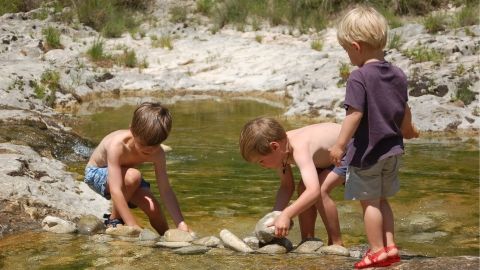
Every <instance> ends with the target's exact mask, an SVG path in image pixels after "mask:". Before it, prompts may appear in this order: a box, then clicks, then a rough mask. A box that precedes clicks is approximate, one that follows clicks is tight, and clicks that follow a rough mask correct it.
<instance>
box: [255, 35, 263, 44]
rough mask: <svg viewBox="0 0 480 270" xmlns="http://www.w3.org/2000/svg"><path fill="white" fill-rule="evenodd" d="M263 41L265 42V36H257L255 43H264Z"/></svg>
mask: <svg viewBox="0 0 480 270" xmlns="http://www.w3.org/2000/svg"><path fill="white" fill-rule="evenodd" d="M262 40H263V36H261V35H256V36H255V41H256V42H258V43H262Z"/></svg>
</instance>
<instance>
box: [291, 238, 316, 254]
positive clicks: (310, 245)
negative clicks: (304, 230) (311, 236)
mask: <svg viewBox="0 0 480 270" xmlns="http://www.w3.org/2000/svg"><path fill="white" fill-rule="evenodd" d="M322 246H323V242H322V241H320V240H307V241H305V242H303V243H301V244H300V245H299V246H298V247H297V248H296V249H295V250H293V252H295V253H315V251H317V250H318V249H319V248H321V247H322Z"/></svg>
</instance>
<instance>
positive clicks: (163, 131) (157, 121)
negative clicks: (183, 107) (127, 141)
mask: <svg viewBox="0 0 480 270" xmlns="http://www.w3.org/2000/svg"><path fill="white" fill-rule="evenodd" d="M171 128H172V116H171V115H170V112H169V111H168V109H167V108H165V107H163V106H162V105H160V103H157V102H144V103H142V104H140V106H138V108H137V109H136V110H135V112H134V113H133V118H132V123H131V124H130V131H131V132H132V134H133V136H134V137H135V138H138V139H139V140H140V141H141V143H142V144H145V146H153V145H158V144H160V143H161V142H163V141H164V140H166V139H167V137H168V134H169V133H170V130H171Z"/></svg>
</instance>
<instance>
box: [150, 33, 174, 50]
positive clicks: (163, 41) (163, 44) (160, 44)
mask: <svg viewBox="0 0 480 270" xmlns="http://www.w3.org/2000/svg"><path fill="white" fill-rule="evenodd" d="M150 39H151V40H152V47H154V48H167V49H169V50H171V49H173V43H172V38H171V37H170V36H169V35H165V36H161V37H160V38H158V37H157V36H155V35H152V36H150Z"/></svg>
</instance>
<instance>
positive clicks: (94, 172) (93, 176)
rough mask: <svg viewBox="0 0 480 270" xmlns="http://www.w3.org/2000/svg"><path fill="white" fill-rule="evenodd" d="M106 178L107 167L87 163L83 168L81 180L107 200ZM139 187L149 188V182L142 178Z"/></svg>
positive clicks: (108, 196) (108, 195) (108, 198)
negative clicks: (83, 173)
mask: <svg viewBox="0 0 480 270" xmlns="http://www.w3.org/2000/svg"><path fill="white" fill-rule="evenodd" d="M107 180H108V168H107V167H101V168H99V167H95V166H92V165H88V166H87V167H86V168H85V177H84V179H83V181H84V182H85V183H86V184H87V185H88V186H89V187H90V188H91V189H93V190H94V191H95V192H97V193H98V194H100V195H102V196H103V197H105V198H106V199H107V200H110V193H108V192H107V191H106V190H107ZM140 187H141V188H150V183H148V182H146V181H145V180H144V179H143V178H142V182H141V183H140Z"/></svg>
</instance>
